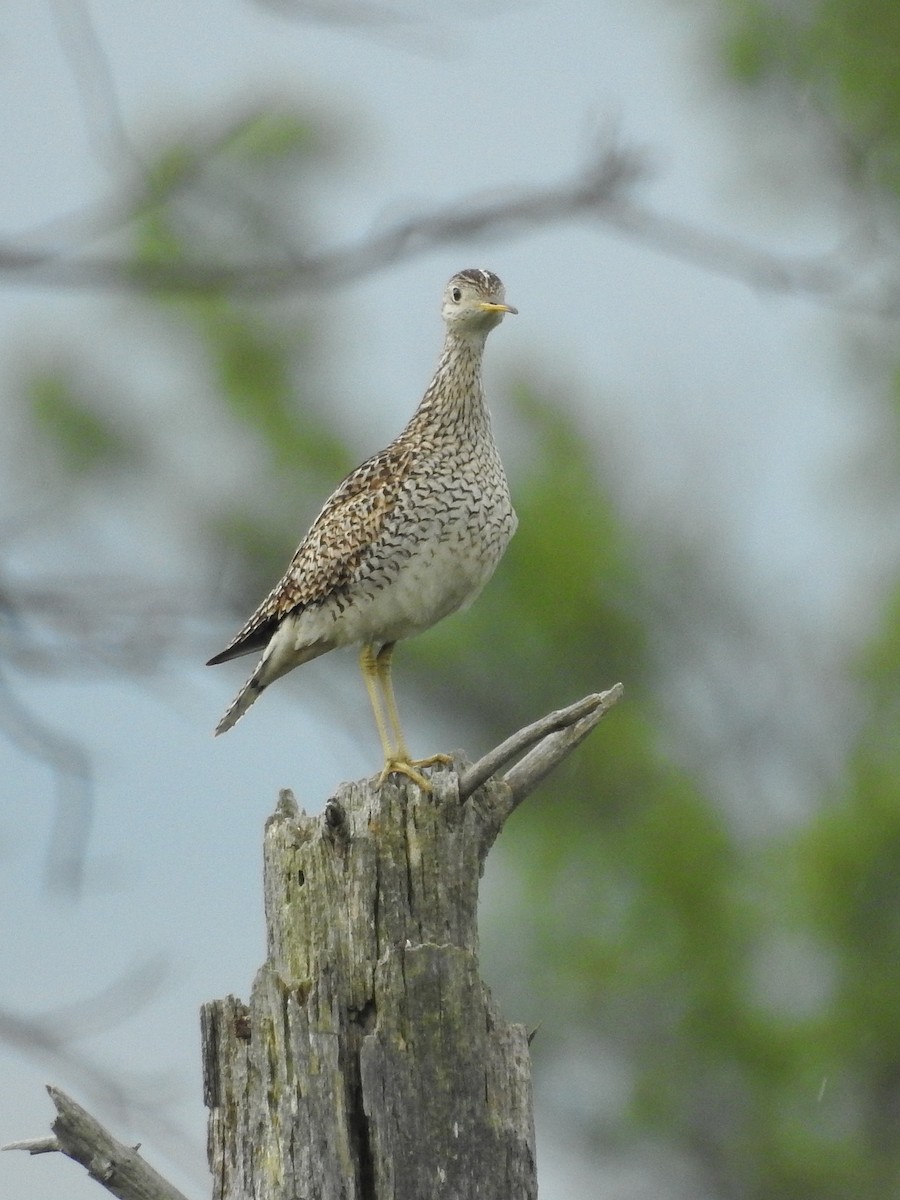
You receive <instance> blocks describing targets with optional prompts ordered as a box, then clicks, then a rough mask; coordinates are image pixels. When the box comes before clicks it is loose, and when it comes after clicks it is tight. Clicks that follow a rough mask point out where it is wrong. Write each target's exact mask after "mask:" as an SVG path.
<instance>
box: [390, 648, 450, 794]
mask: <svg viewBox="0 0 900 1200" xmlns="http://www.w3.org/2000/svg"><path fill="white" fill-rule="evenodd" d="M395 645H396V643H395V642H388V643H387V645H386V646H382V647H381V649H380V650H379V651H378V654H377V656H376V658H375V667H376V670H377V672H378V682H379V683H380V684H381V694H382V696H383V697H384V708H385V712H386V713H387V718H388V720H389V721H390V723H391V729H392V730H393V733H394V739H395V742H394V744H395V746H396V749H397V760H396V761H397V762H398V763H404V764H406V766H405V767H404V766H395V767H393V768H392V769H394V770H400V771H403V772H404V774H407V775H409V776H410V778H411V779H412V778H416V776H417V777H418V778H419V779H424V776H423V775H420V774H419V772H418V771H416V772H415V775H412V774H410V772H409V771H408V770H406V767H433V766H434V764H435V763H444V764H448V763H451V762H452V761H453V760H452V758H451V757H450V755H449V754H432V755H430V756H429V757H428V758H410V754H409V750H408V749H407V746H406V738H405V737H404V736H403V729H402V728H401V725H400V714H399V712H398V711H397V701H396V698H395V696H394V684H393V681H392V679H391V659H392V658H393V656H394V646H395ZM419 786H421V784H420V785H419Z"/></svg>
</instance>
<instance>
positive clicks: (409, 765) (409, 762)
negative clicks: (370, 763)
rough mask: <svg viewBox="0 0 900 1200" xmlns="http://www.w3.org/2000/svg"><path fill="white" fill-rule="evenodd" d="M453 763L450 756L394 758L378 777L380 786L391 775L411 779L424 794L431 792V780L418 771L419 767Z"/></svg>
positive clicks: (389, 760) (433, 755)
mask: <svg viewBox="0 0 900 1200" xmlns="http://www.w3.org/2000/svg"><path fill="white" fill-rule="evenodd" d="M452 762H453V759H452V758H451V756H450V755H449V754H432V755H430V756H429V757H428V758H413V759H406V758H392V759H388V761H387V762H386V763H385V764H384V768H383V769H382V772H381V774H380V775H379V776H378V786H379V787H381V785H382V784H383V783H384V781H385V780H386V779H387V777H388V776H389V775H405V776H406V778H407V779H411V780H412V781H413V783H414V784H415V785H416V786H417V787H420V788H421V789H422V791H423V792H430V791H431V780H430V779H428V778H427V777H426V776H425V775H423V774H422V772H421V771H418V770H416V768H417V767H433V766H434V765H435V764H436V763H441V764H443V765H444V766H447V765H449V764H450V763H452Z"/></svg>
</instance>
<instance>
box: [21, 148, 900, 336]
mask: <svg viewBox="0 0 900 1200" xmlns="http://www.w3.org/2000/svg"><path fill="white" fill-rule="evenodd" d="M646 175H647V169H646V166H645V164H644V163H643V161H642V159H641V157H640V156H639V155H638V154H637V153H635V152H634V151H633V150H629V149H627V148H624V147H621V146H618V145H609V144H606V145H604V146H602V147H601V148H600V149H599V150H598V151H597V153H596V154H595V155H594V156H593V158H591V159H590V160H589V161H588V163H587V164H586V166H585V167H584V168H583V169H582V170H580V171H579V172H577V173H576V175H575V176H574V177H573V178H571V179H568V180H563V181H562V182H560V183H556V184H550V185H548V186H546V187H538V188H530V189H518V190H516V189H512V188H510V189H504V190H503V191H502V192H499V193H497V194H495V195H494V196H492V197H490V198H487V199H486V198H484V197H483V196H471V197H469V198H468V199H465V198H464V199H461V200H459V201H458V202H456V203H455V204H453V205H452V206H450V207H447V208H441V209H436V210H434V211H433V212H430V213H427V212H426V213H422V214H419V215H417V216H414V217H410V218H409V219H407V220H404V221H400V222H398V223H397V224H395V225H393V226H392V227H390V228H389V229H386V230H382V231H380V232H376V233H372V234H370V235H369V236H367V237H365V238H363V239H362V240H360V241H358V242H355V243H352V244H350V245H347V246H343V247H339V248H338V249H333V250H323V251H319V252H314V253H311V254H310V253H304V252H301V251H299V250H298V251H297V252H296V253H293V254H292V253H291V252H290V251H286V252H285V253H284V254H283V255H282V256H281V257H279V259H278V260H277V261H275V260H271V261H259V260H256V261H247V262H244V263H239V264H233V263H232V264H223V263H215V262H202V261H196V262H167V263H166V262H155V263H150V262H144V263H136V262H134V261H133V260H129V259H127V258H124V257H116V256H113V255H110V256H108V257H103V256H101V255H89V254H78V253H76V252H74V251H68V252H67V251H64V250H60V249H59V248H58V245H55V246H53V247H41V246H37V245H27V244H24V243H23V242H22V241H21V239H20V240H19V241H17V242H12V241H6V242H3V241H0V277H5V278H6V280H7V281H9V282H14V283H25V284H31V285H42V286H46V285H50V286H56V287H65V288H79V289H89V290H110V289H130V290H141V291H170V292H181V293H205V292H209V291H227V292H230V293H232V294H242V295H257V296H259V295H269V296H271V295H278V294H284V293H287V292H303V291H322V290H326V289H330V288H336V287H340V286H342V285H344V284H347V283H349V282H351V281H353V280H354V279H358V278H360V277H363V276H366V275H370V274H373V273H375V272H377V271H379V270H383V269H384V268H386V267H387V266H390V265H392V264H394V263H397V262H402V261H404V260H406V259H410V258H413V257H416V256H418V255H422V254H425V253H427V252H429V251H430V250H433V249H435V248H436V247H439V246H446V245H452V244H453V243H456V242H460V241H471V239H472V238H473V237H480V236H487V235H490V236H491V237H494V238H498V237H514V236H520V235H521V234H522V233H523V232H525V231H527V230H531V229H535V228H542V227H544V226H547V225H551V224H559V223H561V222H565V221H574V220H584V219H585V218H590V219H594V220H596V221H598V222H601V223H602V224H604V225H605V226H607V227H608V228H610V229H614V230H616V231H618V232H620V233H622V234H624V235H625V236H626V237H628V238H630V239H631V240H633V241H637V242H641V243H643V244H645V245H648V246H652V247H653V248H654V249H655V250H658V251H660V252H661V253H663V254H666V255H668V256H670V257H672V258H675V259H679V260H681V261H684V262H690V263H693V264H694V265H696V266H700V267H702V268H703V269H705V270H708V271H712V272H715V273H716V274H719V275H724V276H727V277H729V278H734V279H739V280H742V281H743V282H745V283H747V284H748V285H750V286H752V287H757V288H763V289H766V290H768V291H775V292H786V293H790V294H793V295H806V296H812V297H814V298H816V299H817V300H818V301H819V302H820V303H826V304H828V305H830V306H831V307H834V308H840V309H842V310H849V311H855V312H864V313H868V314H869V315H874V316H880V317H891V316H895V315H896V314H897V313H898V312H900V282H898V276H900V264H896V265H895V263H894V261H893V258H894V256H893V255H889V254H888V253H887V251H886V248H885V247H884V246H881V245H872V244H870V243H869V242H867V243H866V244H865V245H860V243H859V240H858V239H847V240H846V241H845V242H844V243H842V244H839V245H837V246H836V247H835V248H834V249H833V250H830V251H828V252H826V253H822V254H812V255H805V256H800V255H794V256H790V255H786V254H781V253H778V252H773V251H770V250H767V249H765V248H764V247H761V246H758V245H754V244H752V243H750V242H747V241H746V240H744V239H741V238H738V237H734V236H732V235H730V234H720V233H716V232H714V231H711V230H709V229H707V228H704V227H702V226H698V225H694V224H691V223H690V222H688V221H682V220H680V219H678V218H675V217H671V216H668V215H667V214H665V213H659V212H655V211H653V210H652V209H650V208H647V207H645V206H643V205H641V204H638V203H637V202H636V201H635V200H634V199H633V198H631V196H630V195H629V191H630V189H632V188H633V186H634V185H635V184H636V183H637V182H639V181H640V180H641V179H642V178H644V177H645V176H646ZM156 202H158V201H154V203H156Z"/></svg>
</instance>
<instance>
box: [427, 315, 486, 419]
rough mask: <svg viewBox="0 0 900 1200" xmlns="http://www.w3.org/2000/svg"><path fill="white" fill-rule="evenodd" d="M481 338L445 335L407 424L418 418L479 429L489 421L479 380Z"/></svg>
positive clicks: (482, 340)
mask: <svg viewBox="0 0 900 1200" xmlns="http://www.w3.org/2000/svg"><path fill="white" fill-rule="evenodd" d="M483 355H484V338H483V337H465V338H463V337H459V336H455V335H453V334H448V335H447V338H446V340H445V341H444V348H443V350H442V351H441V357H440V359H439V361H438V365H437V370H436V371H435V373H434V378H433V379H432V381H431V383H430V384H429V385H428V387H427V388H426V390H425V395H424V396H423V397H422V403H421V404H420V405H419V407H418V409H417V410H416V413H415V416H414V417H413V420H412V422H411V424H415V423H418V422H420V421H423V422H426V423H428V424H437V425H447V426H449V427H453V428H455V429H457V430H458V428H459V426H460V424H462V425H464V426H472V427H476V428H480V427H482V426H484V425H486V424H489V418H488V413H487V408H486V407H485V402H484V388H483V386H482V382H481V360H482V356H483Z"/></svg>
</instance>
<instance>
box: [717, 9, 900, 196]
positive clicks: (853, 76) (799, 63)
mask: <svg viewBox="0 0 900 1200" xmlns="http://www.w3.org/2000/svg"><path fill="white" fill-rule="evenodd" d="M726 7H727V10H728V13H729V17H730V24H729V27H728V34H727V37H726V46H725V56H726V60H727V63H728V65H729V66H730V68H731V70H732V72H733V74H734V75H735V77H736V78H738V79H740V80H741V81H742V82H744V83H748V84H757V85H764V84H767V83H769V82H770V81H771V80H772V79H773V78H777V77H781V78H782V79H785V80H787V81H790V82H791V83H792V84H795V85H796V86H798V87H799V88H801V89H802V91H803V94H804V96H805V98H806V99H807V100H809V99H812V100H813V101H814V102H815V104H816V105H817V106H818V107H819V109H820V110H821V111H822V112H823V113H824V114H825V115H826V116H827V117H828V119H829V120H830V121H831V122H832V124H833V125H834V126H835V127H836V128H837V130H838V131H839V134H840V141H841V144H842V145H843V146H844V147H845V149H847V150H848V151H850V152H851V154H853V155H855V158H856V165H857V168H858V169H859V170H860V171H861V172H863V174H864V177H865V178H866V179H868V181H869V183H873V182H874V183H877V184H878V185H879V186H882V187H885V188H888V189H890V190H891V191H892V192H893V193H894V194H895V195H898V194H900V72H898V70H897V62H898V58H900V5H898V4H897V3H896V2H895V0H811V2H809V3H807V2H804V3H797V2H795V3H793V4H780V3H779V4H773V3H768V2H766V0H729V2H728V4H727V6H726Z"/></svg>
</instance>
